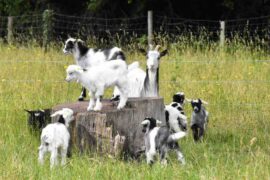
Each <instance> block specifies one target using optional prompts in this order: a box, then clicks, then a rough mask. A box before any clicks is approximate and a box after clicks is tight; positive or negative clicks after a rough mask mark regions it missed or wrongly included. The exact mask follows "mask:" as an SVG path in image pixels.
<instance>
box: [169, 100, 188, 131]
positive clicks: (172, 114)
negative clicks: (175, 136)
mask: <svg viewBox="0 0 270 180" xmlns="http://www.w3.org/2000/svg"><path fill="white" fill-rule="evenodd" d="M165 120H166V123H167V126H168V127H170V129H171V130H172V131H173V132H180V131H187V116H185V114H184V111H183V108H182V106H181V105H180V104H179V103H176V102H173V103H171V104H169V105H166V106H165Z"/></svg>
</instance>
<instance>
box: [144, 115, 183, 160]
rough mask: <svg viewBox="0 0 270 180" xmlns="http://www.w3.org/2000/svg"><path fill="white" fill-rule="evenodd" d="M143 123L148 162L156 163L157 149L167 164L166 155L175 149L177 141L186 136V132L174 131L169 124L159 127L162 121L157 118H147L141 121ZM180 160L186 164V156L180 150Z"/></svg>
mask: <svg viewBox="0 0 270 180" xmlns="http://www.w3.org/2000/svg"><path fill="white" fill-rule="evenodd" d="M141 124H142V125H143V129H142V132H144V133H145V135H144V142H145V147H146V151H145V154H146V161H147V164H150V165H151V164H153V163H154V157H155V155H156V154H157V151H158V152H159V154H160V162H161V164H163V165H166V164H167V160H166V155H167V152H168V150H169V149H174V148H175V147H174V146H175V142H177V141H178V140H179V139H181V138H183V137H184V136H186V133H185V132H182V131H180V132H177V133H172V132H171V131H170V129H169V127H167V126H161V127H157V125H158V124H161V121H159V120H156V119H155V118H152V117H150V118H148V117H147V118H145V119H144V121H142V123H141ZM177 155H178V160H179V161H180V162H181V163H182V164H185V160H184V156H183V154H182V153H181V152H180V151H177Z"/></svg>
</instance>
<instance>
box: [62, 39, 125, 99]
mask: <svg viewBox="0 0 270 180" xmlns="http://www.w3.org/2000/svg"><path fill="white" fill-rule="evenodd" d="M63 52H64V53H65V54H72V55H73V56H74V59H75V62H76V64H77V65H79V66H81V68H82V69H86V68H88V67H91V66H95V65H98V64H99V63H102V62H105V61H111V60H115V59H121V60H123V61H125V59H126V58H125V55H124V53H123V51H122V50H121V49H120V48H118V47H113V48H108V49H94V48H88V47H87V46H85V43H84V42H83V41H82V40H80V39H74V38H68V39H67V40H66V42H65V47H64V49H63ZM85 97H86V89H85V88H84V87H83V88H82V92H81V95H80V97H79V98H78V100H79V101H83V100H84V98H85Z"/></svg>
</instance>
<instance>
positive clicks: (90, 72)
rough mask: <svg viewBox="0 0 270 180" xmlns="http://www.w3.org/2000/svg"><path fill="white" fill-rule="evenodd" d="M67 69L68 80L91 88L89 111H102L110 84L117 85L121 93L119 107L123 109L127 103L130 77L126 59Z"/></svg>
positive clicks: (74, 66) (71, 66)
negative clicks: (105, 94) (104, 95)
mask: <svg viewBox="0 0 270 180" xmlns="http://www.w3.org/2000/svg"><path fill="white" fill-rule="evenodd" d="M66 71H67V77H66V81H68V82H70V81H77V82H79V83H81V84H82V85H83V86H84V87H86V88H87V89H88V90H89V95H90V102H89V106H88V108H87V110H88V111H90V110H94V111H100V110H101V109H102V104H101V99H102V96H103V94H104V91H105V88H107V87H109V86H116V87H117V88H118V89H119V91H120V93H121V96H120V101H119V104H118V106H117V109H122V108H123V107H124V106H125V105H126V101H127V96H128V79H127V65H126V63H125V61H122V60H114V61H108V62H104V63H101V64H99V65H96V66H92V67H89V68H88V69H82V68H81V67H80V66H78V65H70V66H68V68H67V70H66Z"/></svg>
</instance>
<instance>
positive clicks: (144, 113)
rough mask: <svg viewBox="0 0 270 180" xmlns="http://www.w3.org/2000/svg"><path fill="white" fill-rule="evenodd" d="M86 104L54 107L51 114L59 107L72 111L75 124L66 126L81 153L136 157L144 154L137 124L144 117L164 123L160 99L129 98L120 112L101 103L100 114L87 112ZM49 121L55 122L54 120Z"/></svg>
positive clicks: (84, 102)
mask: <svg viewBox="0 0 270 180" xmlns="http://www.w3.org/2000/svg"><path fill="white" fill-rule="evenodd" d="M88 103H89V102H88V101H83V102H74V103H67V104H61V105H57V106H55V107H53V108H52V111H53V112H55V111H57V110H59V109H62V108H64V107H65V108H70V109H72V110H73V111H74V116H75V121H73V123H71V125H70V132H71V141H72V144H73V145H75V146H77V147H78V148H79V150H80V152H81V153H83V152H86V151H94V152H97V153H110V154H112V155H118V154H119V153H120V152H122V153H124V155H127V156H131V157H135V158H136V157H138V155H139V154H140V153H141V152H144V149H145V148H144V138H143V133H142V127H141V125H140V123H141V122H142V121H143V119H144V118H145V117H155V118H157V119H159V120H161V121H163V122H164V121H165V112H164V102H163V98H160V97H157V98H129V99H128V102H127V105H126V107H125V108H124V109H122V110H117V109H116V107H117V103H116V102H111V101H110V100H102V104H103V108H102V110H101V111H100V112H94V111H91V112H87V110H86V109H87V106H88ZM53 121H56V119H55V118H54V119H53Z"/></svg>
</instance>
